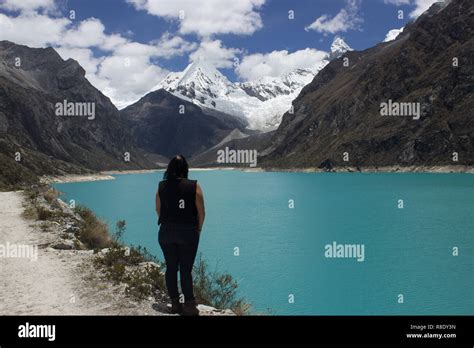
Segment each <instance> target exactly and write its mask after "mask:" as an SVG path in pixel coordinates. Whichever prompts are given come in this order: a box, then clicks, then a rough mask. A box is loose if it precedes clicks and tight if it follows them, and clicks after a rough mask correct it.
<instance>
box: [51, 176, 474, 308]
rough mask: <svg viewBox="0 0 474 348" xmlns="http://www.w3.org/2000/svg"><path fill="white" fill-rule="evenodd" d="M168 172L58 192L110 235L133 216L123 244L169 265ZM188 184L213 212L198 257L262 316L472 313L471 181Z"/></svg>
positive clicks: (202, 179)
mask: <svg viewBox="0 0 474 348" xmlns="http://www.w3.org/2000/svg"><path fill="white" fill-rule="evenodd" d="M162 174H163V173H162V172H157V173H148V174H123V175H122V174H121V175H115V178H116V179H115V180H109V181H95V182H81V183H67V184H55V185H54V186H55V187H56V188H57V189H59V190H60V191H62V192H63V193H64V195H63V196H62V199H64V200H65V201H68V200H69V199H74V200H75V201H76V204H83V205H86V206H88V207H90V208H91V209H92V210H94V211H95V212H96V213H97V215H99V216H100V217H102V218H103V219H105V220H106V221H107V222H108V223H109V224H110V226H111V228H112V230H113V228H114V225H115V223H116V221H117V220H122V219H123V220H126V222H127V230H126V233H125V236H124V240H125V242H126V243H127V244H131V245H142V246H145V247H146V248H147V249H149V250H150V251H151V252H152V253H154V254H155V255H157V256H158V257H159V258H160V259H163V255H162V253H161V250H160V248H159V245H158V243H157V233H158V226H157V217H156V213H155V206H154V204H155V203H154V199H155V193H156V188H157V185H158V182H159V181H160V180H161V177H162ZM189 177H190V179H196V180H198V181H199V183H200V185H201V187H202V189H203V191H204V197H205V204H206V222H205V225H204V228H203V232H202V235H201V242H200V246H199V250H200V252H202V255H203V258H204V259H205V260H207V261H208V263H209V264H210V266H211V268H213V269H214V268H217V269H218V270H219V271H223V272H228V273H230V274H231V275H232V276H233V277H234V278H235V279H236V280H238V282H239V294H240V295H241V296H243V297H245V298H246V299H247V300H248V301H249V302H251V304H252V306H253V311H254V312H258V313H269V314H288V315H371V314H380V315H397V314H410V315H424V314H426V315H438V314H439V315H441V314H452V315H462V314H471V315H472V314H474V234H473V233H474V175H472V174H414V173H397V174H391V173H390V174H389V173H386V174H382V173H273V172H269V173H257V172H242V171H230V170H213V171H191V172H190V175H189ZM290 200H292V201H293V202H294V207H293V208H290V207H289V206H290V205H291V204H290V203H291V202H290ZM399 200H403V208H400V206H401V205H400V201H399ZM333 242H336V243H337V244H359V245H363V246H364V252H365V254H364V256H365V258H364V261H363V262H358V261H357V259H355V258H328V257H326V256H325V246H326V245H328V244H332V243H333ZM236 247H237V248H239V255H238V256H236V255H235V250H236V249H235V248H236ZM453 248H457V250H458V255H457V256H454V255H453V250H456V249H453ZM454 254H456V253H454ZM399 295H403V303H399V299H400V298H401V297H399ZM291 299H294V301H291ZM290 302H291V303H290ZM268 310H269V311H268Z"/></svg>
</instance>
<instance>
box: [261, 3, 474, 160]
mask: <svg viewBox="0 0 474 348" xmlns="http://www.w3.org/2000/svg"><path fill="white" fill-rule="evenodd" d="M344 57H347V58H348V59H349V66H348V67H345V66H344V65H343V60H342V59H336V60H333V61H332V62H331V63H329V64H328V65H327V66H326V67H325V68H324V69H323V70H321V71H320V72H319V74H318V75H317V76H316V77H315V79H314V80H313V81H312V82H311V83H310V84H309V85H307V86H306V87H305V88H303V90H302V92H301V93H300V95H299V96H298V98H297V99H296V100H295V101H294V102H293V106H294V110H295V112H294V114H290V113H286V114H285V115H284V116H283V119H282V122H281V124H280V126H279V128H278V130H277V131H276V132H275V134H274V136H273V138H272V146H270V147H269V148H267V149H266V152H267V153H269V154H268V155H267V156H264V157H263V158H261V161H262V160H263V162H264V164H265V165H266V166H272V167H323V168H331V167H333V166H391V165H400V166H409V165H456V164H464V165H472V164H473V163H474V139H473V135H474V120H473V118H472V111H473V110H474V98H473V96H474V89H473V86H474V3H473V2H472V1H470V0H452V1H450V2H448V3H447V4H445V5H443V4H439V3H437V4H434V5H433V6H432V7H431V8H430V10H428V11H427V12H426V13H425V14H423V15H422V16H420V17H419V18H418V19H417V20H416V22H414V23H411V24H409V25H407V26H406V27H405V29H404V31H403V33H402V34H400V35H399V36H398V38H397V39H396V40H394V41H390V42H387V43H381V44H378V45H377V46H375V47H373V48H370V49H367V50H365V51H362V52H355V51H353V52H347V53H346V54H345V55H344ZM389 100H391V101H392V102H394V103H395V104H396V103H414V104H410V105H413V106H414V109H413V110H415V106H417V105H418V106H419V108H420V114H419V116H420V117H419V119H417V117H416V116H413V115H408V117H407V116H382V113H381V106H382V105H383V104H382V103H388V102H389ZM418 103H419V104H418ZM400 105H401V104H400ZM400 105H399V106H400ZM406 105H408V104H406ZM393 110H394V109H393ZM394 113H395V112H394ZM456 154H457V156H458V161H455V159H456ZM453 159H454V161H453Z"/></svg>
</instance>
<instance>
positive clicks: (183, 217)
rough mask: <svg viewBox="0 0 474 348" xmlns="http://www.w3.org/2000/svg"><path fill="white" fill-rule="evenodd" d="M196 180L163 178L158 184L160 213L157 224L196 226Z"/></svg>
mask: <svg viewBox="0 0 474 348" xmlns="http://www.w3.org/2000/svg"><path fill="white" fill-rule="evenodd" d="M196 185H197V181H196V180H188V179H177V180H163V181H161V182H160V184H159V186H158V193H159V196H160V202H161V214H160V219H159V221H158V224H163V225H166V224H179V225H183V226H189V227H197V225H198V215H197V208H196Z"/></svg>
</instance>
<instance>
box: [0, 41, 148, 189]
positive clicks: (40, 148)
mask: <svg viewBox="0 0 474 348" xmlns="http://www.w3.org/2000/svg"><path fill="white" fill-rule="evenodd" d="M84 75H85V71H84V69H83V68H82V67H81V66H80V65H79V64H78V63H77V62H76V61H74V60H72V59H68V60H67V61H64V60H63V59H61V57H60V56H59V55H58V54H57V53H56V51H55V50H54V49H52V48H46V49H37V48H29V47H26V46H21V45H16V44H15V43H12V42H8V41H0V160H1V161H0V178H1V179H0V181H1V182H0V185H2V186H7V185H10V184H15V183H17V182H21V181H23V180H29V179H31V178H33V177H35V176H36V175H41V174H61V173H65V172H84V171H87V170H105V169H121V168H123V169H134V168H142V167H146V166H149V165H151V163H150V162H148V160H147V159H146V158H145V157H144V156H143V154H142V153H141V152H140V151H139V150H138V149H137V147H136V146H135V142H134V141H133V139H132V137H131V133H130V131H129V130H128V127H127V126H126V123H125V122H124V121H123V120H122V119H121V116H120V114H119V112H118V110H117V109H116V108H115V106H114V105H113V104H112V103H111V101H110V100H109V99H108V98H107V97H105V96H104V95H103V94H102V93H101V92H99V91H98V90H97V89H96V88H94V87H93V86H92V85H91V84H90V83H89V81H87V79H86V78H85V77H84ZM58 103H59V104H61V105H63V106H64V105H65V106H66V108H63V109H64V110H61V109H60V108H59V106H58ZM89 111H90V112H89ZM92 111H93V115H92ZM78 115H82V116H78ZM126 153H129V154H130V161H127V159H128V158H126Z"/></svg>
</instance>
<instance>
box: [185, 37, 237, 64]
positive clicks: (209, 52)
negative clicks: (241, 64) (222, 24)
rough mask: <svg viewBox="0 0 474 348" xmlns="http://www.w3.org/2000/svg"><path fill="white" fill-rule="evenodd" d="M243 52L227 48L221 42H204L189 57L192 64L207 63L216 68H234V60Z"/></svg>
mask: <svg viewBox="0 0 474 348" xmlns="http://www.w3.org/2000/svg"><path fill="white" fill-rule="evenodd" d="M239 53H241V50H239V49H237V48H227V47H225V46H223V45H222V42H221V40H203V41H202V42H201V43H200V45H199V48H198V49H197V50H196V51H194V52H193V53H191V54H190V55H189V60H190V61H191V62H196V61H205V62H206V63H207V64H210V65H213V66H214V67H216V68H232V66H233V63H234V58H235V56H236V55H237V54H239Z"/></svg>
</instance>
